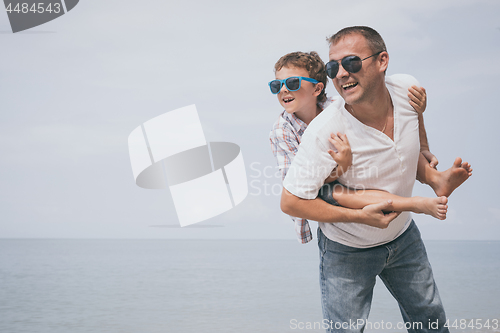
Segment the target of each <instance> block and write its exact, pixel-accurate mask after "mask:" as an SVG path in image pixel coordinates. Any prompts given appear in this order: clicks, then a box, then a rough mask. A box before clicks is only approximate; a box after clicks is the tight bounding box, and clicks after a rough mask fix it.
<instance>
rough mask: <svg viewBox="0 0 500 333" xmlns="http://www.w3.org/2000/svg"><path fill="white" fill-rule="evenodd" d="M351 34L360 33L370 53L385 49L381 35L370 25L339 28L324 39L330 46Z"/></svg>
mask: <svg viewBox="0 0 500 333" xmlns="http://www.w3.org/2000/svg"><path fill="white" fill-rule="evenodd" d="M351 34H360V35H362V36H363V37H365V39H366V40H367V42H368V46H369V47H370V49H371V51H372V53H377V52H380V51H387V47H386V46H385V43H384V40H383V39H382V36H380V34H379V33H378V32H377V31H375V29H372V28H370V27H364V26H354V27H347V28H344V29H342V30H340V31H339V32H337V33H336V34H335V35H333V36H331V37H329V38H327V39H326V40H327V41H328V43H329V44H330V46H332V45H335V44H337V43H338V42H339V41H340V40H341V39H342V38H344V37H346V36H348V35H351Z"/></svg>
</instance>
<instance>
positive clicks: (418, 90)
mask: <svg viewBox="0 0 500 333" xmlns="http://www.w3.org/2000/svg"><path fill="white" fill-rule="evenodd" d="M408 98H409V99H410V101H409V102H410V105H411V106H412V107H413V108H414V109H415V111H417V114H418V134H419V136H420V153H421V154H422V155H423V156H424V157H425V159H426V160H427V161H428V163H429V164H430V165H431V167H432V168H436V165H438V163H439V161H438V159H437V158H436V156H434V154H432V153H431V152H430V149H429V142H428V141H427V132H426V131H425V125H424V116H423V113H424V111H425V109H426V107H427V93H426V92H425V89H424V87H417V86H411V87H410V88H408ZM418 176H419V177H417V179H418V180H419V181H421V179H419V178H422V176H423V175H418Z"/></svg>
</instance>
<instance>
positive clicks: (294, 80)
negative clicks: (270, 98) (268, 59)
mask: <svg viewBox="0 0 500 333" xmlns="http://www.w3.org/2000/svg"><path fill="white" fill-rule="evenodd" d="M302 80H304V81H309V82H312V83H319V81H317V80H315V79H311V78H310V77H304V76H291V77H289V78H286V79H283V80H272V81H271V82H269V88H271V92H272V93H273V94H277V93H279V92H280V91H281V87H283V84H285V87H286V89H288V91H297V90H299V89H300V83H301V82H302Z"/></svg>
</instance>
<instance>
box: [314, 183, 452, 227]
mask: <svg viewBox="0 0 500 333" xmlns="http://www.w3.org/2000/svg"><path fill="white" fill-rule="evenodd" d="M328 185H329V187H328V189H330V191H332V199H333V200H334V201H335V202H336V203H338V204H339V205H340V206H343V207H348V208H353V209H361V208H363V207H365V206H367V205H371V204H375V203H379V202H382V201H387V200H392V206H393V207H394V210H395V211H397V212H405V211H409V212H414V213H423V214H427V215H432V216H434V217H435V218H437V219H441V220H442V219H445V218H446V211H447V208H448V206H447V205H446V204H447V202H448V199H447V198H446V197H437V198H423V197H411V198H407V197H400V196H397V195H394V194H391V193H389V192H385V191H378V190H353V189H350V188H348V187H345V186H343V185H342V184H340V183H338V182H333V183H330V184H328ZM326 186H327V185H324V187H323V188H322V190H323V189H325V188H326ZM320 197H321V198H322V199H323V200H325V201H326V202H329V203H331V202H330V201H329V199H328V198H324V197H323V196H320Z"/></svg>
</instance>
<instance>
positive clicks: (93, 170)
mask: <svg viewBox="0 0 500 333" xmlns="http://www.w3.org/2000/svg"><path fill="white" fill-rule="evenodd" d="M313 4H314V6H315V7H313V6H312V5H313ZM499 22H500V2H498V1H496V0H491V1H481V0H470V1H460V0H453V1H452V0H449V1H448V0H440V1H435V0H433V1H430V0H429V1H428V0H424V1H419V2H418V4H417V3H416V2H415V1H400V0H394V1H357V2H355V3H354V4H353V3H352V2H345V1H331V0H330V1H314V2H306V1H274V2H271V1H261V0H258V1H248V2H237V1H210V2H208V1H183V2H182V3H181V2H175V4H174V3H172V2H171V1H156V2H137V1H129V0H106V1H102V0H101V1H97V0H82V1H80V3H79V4H78V5H77V6H76V7H75V8H74V9H73V10H72V11H70V12H69V13H67V14H66V15H63V16H62V17H60V18H58V19H56V20H54V21H51V22H49V23H46V24H44V25H41V26H39V27H36V28H33V29H30V30H27V31H26V32H21V33H16V34H12V33H11V32H10V31H11V30H10V25H9V21H8V18H7V14H6V12H5V11H3V10H2V11H1V13H0V32H1V33H0V45H1V49H2V52H1V53H0V69H1V75H0V103H1V109H0V110H1V119H2V120H1V122H0V126H1V130H0V153H1V158H0V163H1V164H0V165H1V171H2V172H1V173H0V180H1V186H2V189H1V216H2V217H1V219H0V237H3V238H25V237H28V238H37V237H40V238H211V239H212V238H256V239H260V238H263V239H294V238H295V233H294V230H293V224H292V222H291V220H290V219H289V218H288V217H287V216H285V215H284V214H283V213H281V211H280V209H279V192H280V188H279V184H280V179H279V178H277V177H275V176H274V173H275V171H276V169H275V165H276V163H275V160H274V157H273V155H272V153H271V149H270V145H269V141H268V135H269V131H270V129H271V127H272V124H273V123H274V121H275V120H276V119H277V117H278V115H279V113H280V112H281V107H280V105H279V104H278V101H277V99H276V96H274V95H272V94H271V93H270V92H269V88H268V86H267V82H268V81H270V80H271V79H273V78H274V73H273V66H274V63H275V62H276V61H277V60H278V59H279V57H281V56H282V55H284V54H286V53H289V52H293V51H312V50H315V51H318V52H319V54H320V55H321V56H322V58H323V60H328V45H327V42H326V37H328V36H330V35H332V34H334V33H335V32H336V31H338V30H339V29H341V28H343V27H346V26H352V25H368V26H371V27H373V28H375V29H376V30H378V31H379V32H380V34H381V35H382V36H383V37H384V39H385V42H386V44H387V47H388V52H389V55H390V64H389V69H388V74H389V75H390V74H395V73H408V74H411V75H413V76H415V77H416V78H417V79H418V80H419V81H420V83H421V84H422V85H423V86H424V87H425V88H426V89H427V92H428V108H427V111H426V113H425V120H426V127H427V133H428V137H429V142H430V147H431V151H432V152H433V153H434V154H435V155H436V156H437V157H438V158H439V160H440V165H439V167H440V169H441V170H444V169H446V168H448V167H449V166H451V164H452V162H453V160H454V158H455V157H457V156H461V157H463V159H464V160H466V161H468V162H470V163H471V164H472V166H473V168H474V175H473V177H472V178H471V179H469V180H468V181H467V182H466V183H465V184H464V185H462V187H461V188H459V189H458V190H457V191H456V192H455V193H454V194H453V195H452V196H451V197H450V203H449V205H450V209H449V213H448V218H447V220H446V221H439V220H436V219H433V218H431V217H427V216H422V215H416V216H415V220H416V222H417V224H418V225H419V227H420V229H421V231H422V234H423V237H424V239H474V240H476V239H495V240H500V208H499V205H498V202H499V199H500V195H499V194H498V188H499V185H500V181H499V176H498V175H499V173H500V172H499V171H498V165H500V157H499V154H498V153H499V143H500V131H499V129H498V126H500V114H499V102H498V94H499V88H500V84H499V79H500V60H499V55H500V23H499ZM328 91H329V92H330V95H335V91H334V88H333V85H331V84H330V85H329V87H328ZM193 103H194V104H196V106H197V109H198V113H199V116H200V119H201V122H202V125H203V129H204V131H205V136H206V138H207V140H208V141H228V142H234V143H236V144H238V145H239V146H240V147H241V150H242V153H243V158H244V160H245V165H246V168H247V175H248V181H249V183H250V184H251V185H250V187H249V195H248V197H247V198H246V199H245V201H244V202H243V203H241V204H240V205H238V206H237V207H236V208H235V209H233V210H231V211H228V212H226V213H224V214H222V215H219V216H217V217H214V218H212V219H210V220H207V221H205V222H203V223H200V224H198V225H197V226H198V227H196V228H182V229H181V228H175V227H174V226H175V225H178V220H177V215H176V212H175V209H174V205H173V202H172V198H171V196H170V193H169V191H168V190H145V189H142V188H139V187H137V186H136V185H135V182H134V178H133V175H132V170H131V166H130V160H129V155H128V148H127V138H128V135H129V134H130V132H131V131H132V130H133V129H134V128H136V127H137V126H139V125H140V124H142V123H144V122H145V121H147V120H149V119H151V118H154V117H155V116H158V115H160V114H163V113H165V112H168V111H171V110H174V109H176V108H179V107H183V106H186V105H189V104H193ZM264 171H267V174H269V175H271V176H270V177H265V176H264V175H263V172H264ZM414 195H421V196H432V195H433V192H432V190H431V189H430V188H428V187H425V186H423V185H421V184H418V183H417V184H416V185H415V189H414ZM193 200H194V201H196V200H203V197H196V196H194V197H193ZM203 226H204V228H202V227H203Z"/></svg>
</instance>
